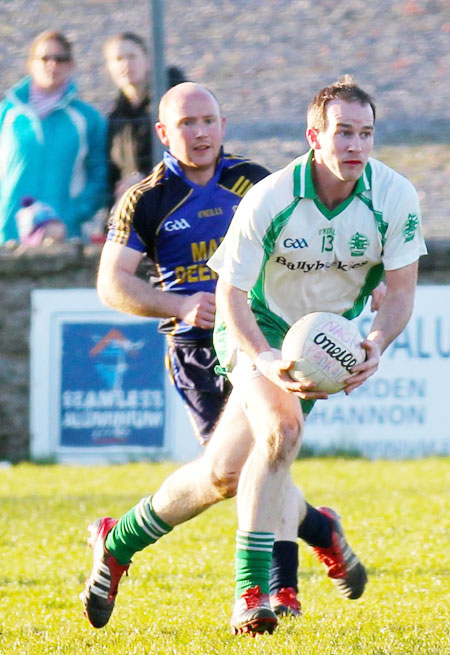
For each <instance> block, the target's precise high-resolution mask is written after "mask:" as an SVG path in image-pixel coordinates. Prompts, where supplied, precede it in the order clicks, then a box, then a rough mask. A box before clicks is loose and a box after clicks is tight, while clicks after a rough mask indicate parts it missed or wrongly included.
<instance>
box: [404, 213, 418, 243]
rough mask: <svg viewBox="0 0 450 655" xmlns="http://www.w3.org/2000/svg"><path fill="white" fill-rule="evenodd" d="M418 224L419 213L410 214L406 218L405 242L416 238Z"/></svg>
mask: <svg viewBox="0 0 450 655" xmlns="http://www.w3.org/2000/svg"><path fill="white" fill-rule="evenodd" d="M418 225H419V217H418V216H417V214H408V218H407V219H406V221H405V224H404V226H403V236H404V238H405V243H407V242H408V241H412V240H413V239H414V235H415V234H416V230H417V226H418Z"/></svg>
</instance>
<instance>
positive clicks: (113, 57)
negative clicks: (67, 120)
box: [103, 32, 185, 205]
mask: <svg viewBox="0 0 450 655" xmlns="http://www.w3.org/2000/svg"><path fill="white" fill-rule="evenodd" d="M103 53H104V56H105V60H106V65H107V68H108V72H109V74H110V76H111V79H112V81H113V82H114V84H115V85H116V86H117V88H118V89H119V94H118V96H117V98H116V100H115V103H114V106H113V108H112V110H111V112H110V113H109V114H108V121H109V123H108V152H109V191H110V205H113V204H114V202H115V200H116V199H117V198H118V197H119V196H121V195H122V193H123V192H124V191H126V189H127V188H128V187H129V186H131V185H132V184H135V183H136V182H139V181H140V180H141V179H142V178H144V177H145V176H146V175H148V174H149V172H150V171H151V169H152V167H153V165H154V164H155V163H156V162H154V161H153V155H152V134H153V123H154V121H155V120H156V117H155V119H153V118H152V116H151V99H150V54H149V51H148V48H147V46H146V44H145V41H144V40H143V39H142V38H141V37H140V36H138V35H137V34H135V33H134V32H122V33H121V34H117V35H115V36H112V37H111V38H109V39H108V40H107V41H106V43H105V45H104V48H103ZM184 81H185V80H184V73H183V72H182V71H181V70H180V69H179V68H177V67H176V66H170V67H169V68H168V69H167V83H168V86H169V87H172V86H175V85H176V84H179V83H180V82H184Z"/></svg>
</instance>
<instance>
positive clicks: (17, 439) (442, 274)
mask: <svg viewBox="0 0 450 655" xmlns="http://www.w3.org/2000/svg"><path fill="white" fill-rule="evenodd" d="M428 247H429V256H428V257H425V258H423V260H422V263H421V269H420V275H419V283H420V284H450V245H449V244H448V243H447V242H444V241H441V240H439V241H434V242H433V241H430V242H429V244H428ZM99 254H100V247H99V246H84V247H83V246H81V245H80V244H72V243H68V244H64V245H61V246H52V247H47V248H35V249H30V248H28V249H27V248H24V247H23V246H20V247H19V248H16V249H11V250H9V249H7V248H3V249H0V302H1V313H0V460H1V459H8V460H12V461H17V460H20V459H26V458H27V457H28V456H29V427H28V421H29V412H28V400H29V331H30V294H31V291H32V290H33V289H70V288H93V287H94V286H95V275H96V270H97V266H98V259H99Z"/></svg>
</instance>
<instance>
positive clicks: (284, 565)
mask: <svg viewBox="0 0 450 655" xmlns="http://www.w3.org/2000/svg"><path fill="white" fill-rule="evenodd" d="M297 570H298V544H297V543H296V542H295V541H276V542H275V544H274V546H273V552H272V562H271V564H270V593H271V594H276V593H277V592H278V591H280V589H282V588H283V587H294V589H295V591H298V581H297Z"/></svg>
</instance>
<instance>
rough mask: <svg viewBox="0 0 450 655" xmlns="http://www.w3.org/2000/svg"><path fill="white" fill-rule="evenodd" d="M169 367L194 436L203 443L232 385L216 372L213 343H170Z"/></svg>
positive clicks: (219, 413)
mask: <svg viewBox="0 0 450 655" xmlns="http://www.w3.org/2000/svg"><path fill="white" fill-rule="evenodd" d="M167 359H168V361H167V368H168V370H169V373H170V376H171V378H172V381H173V383H174V385H175V388H176V389H177V391H178V393H179V394H180V396H181V398H182V399H183V402H184V404H185V406H186V409H187V411H188V414H189V416H190V418H191V423H192V425H193V428H194V432H195V436H196V437H197V439H198V440H199V441H200V443H201V444H202V445H204V444H206V442H207V441H208V440H209V438H210V437H211V434H212V432H213V430H214V427H215V425H216V423H217V421H218V419H219V417H220V415H221V413H222V411H223V408H224V407H225V404H226V401H227V399H228V396H229V395H230V392H231V388H232V387H231V384H230V382H229V381H228V380H227V378H226V377H224V376H223V375H217V373H215V372H214V367H215V366H216V365H217V364H218V361H217V357H216V353H215V350H214V348H213V346H212V345H207V346H198V345H197V346H193V345H179V344H170V345H169V349H168V358H167Z"/></svg>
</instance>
